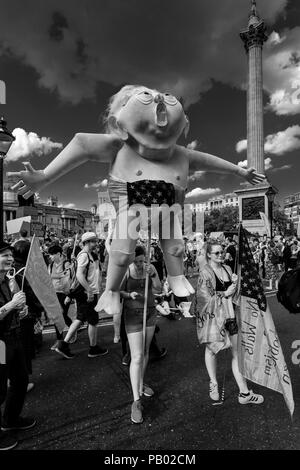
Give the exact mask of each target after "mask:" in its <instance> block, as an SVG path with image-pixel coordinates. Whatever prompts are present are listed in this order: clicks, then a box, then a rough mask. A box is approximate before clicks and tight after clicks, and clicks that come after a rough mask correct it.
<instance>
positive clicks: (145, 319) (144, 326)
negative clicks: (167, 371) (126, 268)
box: [140, 222, 151, 395]
mask: <svg viewBox="0 0 300 470" xmlns="http://www.w3.org/2000/svg"><path fill="white" fill-rule="evenodd" d="M149 223H150V222H149ZM150 251H151V225H150V227H148V241H147V252H146V281H145V295H144V311H143V361H142V370H141V381H140V394H141V395H142V394H143V372H144V366H145V349H146V324H147V307H148V288H149V268H150Z"/></svg>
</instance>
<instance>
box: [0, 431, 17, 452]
mask: <svg viewBox="0 0 300 470" xmlns="http://www.w3.org/2000/svg"><path fill="white" fill-rule="evenodd" d="M17 445H18V441H17V439H15V438H14V437H12V436H7V435H6V434H3V433H0V450H11V449H13V448H14V447H16V446H17Z"/></svg>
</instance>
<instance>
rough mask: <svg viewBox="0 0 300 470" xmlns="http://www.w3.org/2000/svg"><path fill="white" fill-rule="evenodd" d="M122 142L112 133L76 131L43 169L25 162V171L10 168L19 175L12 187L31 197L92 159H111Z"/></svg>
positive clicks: (103, 160) (100, 160)
mask: <svg viewBox="0 0 300 470" xmlns="http://www.w3.org/2000/svg"><path fill="white" fill-rule="evenodd" d="M122 145H123V142H122V141H121V140H120V139H119V138H118V137H116V136H113V135H110V134H85V133H77V134H75V136H74V137H73V139H72V140H71V141H70V142H69V143H68V145H67V146H66V147H65V148H64V149H63V150H62V151H61V152H60V153H59V154H58V155H57V157H56V158H55V159H54V160H53V161H52V162H51V163H49V165H48V166H47V167H46V168H45V169H44V170H35V169H34V168H33V167H32V165H31V164H30V163H28V162H26V163H24V166H25V171H19V172H8V173H7V176H8V177H12V176H13V177H18V178H19V181H18V183H17V184H16V185H15V186H13V187H12V189H13V190H17V192H18V193H19V194H21V195H23V197H25V198H28V197H30V196H31V195H32V194H33V193H34V192H36V191H39V190H41V189H42V188H44V187H45V186H47V185H48V184H50V183H53V182H54V181H55V180H57V179H58V178H60V177H61V176H63V175H65V174H67V173H69V172H70V171H71V170H73V169H74V168H76V167H78V166H79V165H82V164H83V163H85V162H87V161H89V160H90V161H98V162H109V163H110V162H112V161H113V160H114V158H115V156H116V154H117V153H118V151H119V150H120V148H121V147H122Z"/></svg>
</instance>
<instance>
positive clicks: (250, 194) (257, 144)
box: [235, 0, 278, 234]
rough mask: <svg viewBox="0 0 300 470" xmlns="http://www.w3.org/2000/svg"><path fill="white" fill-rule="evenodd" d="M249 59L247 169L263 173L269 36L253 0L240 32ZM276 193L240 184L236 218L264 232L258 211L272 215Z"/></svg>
mask: <svg viewBox="0 0 300 470" xmlns="http://www.w3.org/2000/svg"><path fill="white" fill-rule="evenodd" d="M240 38H241V39H242V41H243V43H244V46H245V50H246V54H247V59H248V87H247V142H248V144H247V162H248V168H255V169H256V171H257V172H258V173H261V174H265V158H264V109H263V68H262V55H263V46H264V43H265V42H266V41H267V39H268V35H267V30H266V26H265V23H264V21H263V20H262V19H261V18H260V16H259V13H258V11H257V6H256V1H255V0H252V1H251V11H250V15H249V19H248V26H247V28H246V29H245V30H243V31H242V32H241V33H240ZM277 192H278V190H277V189H276V188H274V187H273V186H272V185H271V184H270V183H269V182H268V181H267V180H266V181H265V182H264V183H262V184H259V185H256V186H251V185H250V184H248V183H246V184H245V183H242V184H241V186H240V188H239V189H238V190H236V191H235V193H236V194H237V195H238V198H239V220H240V221H241V222H242V223H243V226H244V227H245V228H246V229H247V230H248V231H249V232H254V233H259V234H264V233H265V225H264V222H263V220H262V218H261V217H260V213H264V214H266V216H267V217H268V219H271V217H272V211H273V202H272V199H273V197H274V195H275V194H276V193H277Z"/></svg>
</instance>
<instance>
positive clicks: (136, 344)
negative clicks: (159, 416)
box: [127, 331, 143, 401]
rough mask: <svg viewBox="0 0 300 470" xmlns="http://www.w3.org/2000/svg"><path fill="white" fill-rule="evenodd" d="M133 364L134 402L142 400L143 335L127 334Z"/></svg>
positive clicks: (131, 379) (131, 376)
mask: <svg viewBox="0 0 300 470" xmlns="http://www.w3.org/2000/svg"><path fill="white" fill-rule="evenodd" d="M127 337H128V343H129V348H130V355H131V362H130V367H129V375H130V382H131V388H132V394H133V400H134V401H136V400H139V399H140V383H141V376H142V374H141V372H142V367H143V333H142V332H141V331H139V332H137V333H127Z"/></svg>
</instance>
